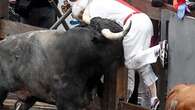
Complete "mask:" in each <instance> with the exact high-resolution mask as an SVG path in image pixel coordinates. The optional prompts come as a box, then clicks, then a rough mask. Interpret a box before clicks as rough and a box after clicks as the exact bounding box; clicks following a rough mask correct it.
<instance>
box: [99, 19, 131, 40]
mask: <svg viewBox="0 0 195 110" xmlns="http://www.w3.org/2000/svg"><path fill="white" fill-rule="evenodd" d="M130 28H131V21H129V22H127V23H126V24H125V25H124V26H123V31H121V32H117V33H113V32H111V31H110V30H109V29H102V31H101V33H102V35H104V36H105V37H106V38H108V39H119V38H121V37H124V36H126V35H127V33H128V32H129V30H130Z"/></svg>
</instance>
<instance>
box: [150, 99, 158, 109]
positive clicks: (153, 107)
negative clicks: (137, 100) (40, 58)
mask: <svg viewBox="0 0 195 110" xmlns="http://www.w3.org/2000/svg"><path fill="white" fill-rule="evenodd" d="M159 104H160V100H159V99H158V98H156V99H154V101H153V103H151V110H157V108H158V106H159Z"/></svg>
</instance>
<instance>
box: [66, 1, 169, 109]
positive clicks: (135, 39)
mask: <svg viewBox="0 0 195 110" xmlns="http://www.w3.org/2000/svg"><path fill="white" fill-rule="evenodd" d="M68 2H69V3H70V5H71V6H72V14H73V17H75V18H78V19H81V20H83V21H84V22H86V23H90V19H91V18H93V17H102V18H107V19H111V20H114V21H116V22H117V23H118V24H119V25H121V26H122V27H123V26H125V24H127V23H129V22H130V21H132V25H131V29H130V31H129V32H128V34H127V36H125V37H124V39H123V47H124V57H125V65H126V67H127V68H128V70H129V72H128V76H129V78H128V91H129V96H131V94H132V92H133V90H134V73H131V72H132V70H137V71H138V72H139V74H140V76H141V77H142V78H143V80H144V83H145V84H146V86H147V87H148V88H149V91H150V93H151V108H152V109H154V110H155V109H156V108H157V106H158V104H159V100H158V98H157V90H156V83H155V82H156V80H157V79H158V78H157V77H156V75H155V73H154V72H153V70H152V68H151V65H150V64H151V63H155V62H156V61H157V58H158V56H159V55H162V57H163V56H164V53H166V51H165V47H166V41H163V42H162V43H161V44H159V45H157V46H154V47H152V48H149V46H150V41H151V37H152V36H153V25H152V22H151V20H150V18H149V17H148V16H147V15H146V14H144V13H142V12H140V11H139V10H137V9H135V8H134V7H132V6H130V5H129V4H127V3H126V2H124V1H123V0H68ZM80 15H81V16H80ZM102 33H103V34H104V35H106V36H109V37H108V38H109V39H117V38H118V37H117V36H114V37H113V34H112V33H111V32H110V31H109V30H104V31H102ZM110 34H111V35H110ZM160 53H162V54H160ZM162 59H164V58H162Z"/></svg>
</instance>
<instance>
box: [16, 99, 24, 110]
mask: <svg viewBox="0 0 195 110" xmlns="http://www.w3.org/2000/svg"><path fill="white" fill-rule="evenodd" d="M23 104H24V103H23V102H22V101H17V102H16V103H15V105H14V107H15V110H23V109H22V105H23Z"/></svg>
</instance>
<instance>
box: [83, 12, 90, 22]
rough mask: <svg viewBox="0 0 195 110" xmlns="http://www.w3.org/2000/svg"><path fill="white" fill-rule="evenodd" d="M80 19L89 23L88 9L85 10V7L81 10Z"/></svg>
mask: <svg viewBox="0 0 195 110" xmlns="http://www.w3.org/2000/svg"><path fill="white" fill-rule="evenodd" d="M82 20H83V21H84V22H85V23H86V24H90V21H91V18H90V16H89V15H88V10H87V9H86V10H85V11H84V12H83V16H82Z"/></svg>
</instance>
